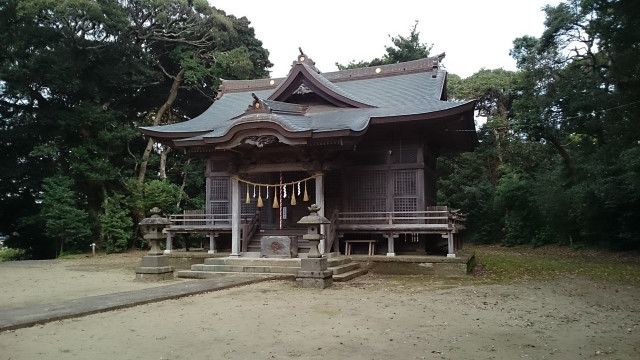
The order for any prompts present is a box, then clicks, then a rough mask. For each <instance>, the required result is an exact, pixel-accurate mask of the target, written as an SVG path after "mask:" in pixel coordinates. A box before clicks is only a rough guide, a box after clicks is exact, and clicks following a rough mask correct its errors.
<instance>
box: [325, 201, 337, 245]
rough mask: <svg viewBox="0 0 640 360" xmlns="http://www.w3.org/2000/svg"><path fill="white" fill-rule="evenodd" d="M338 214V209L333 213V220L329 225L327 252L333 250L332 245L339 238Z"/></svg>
mask: <svg viewBox="0 0 640 360" xmlns="http://www.w3.org/2000/svg"><path fill="white" fill-rule="evenodd" d="M338 214H339V212H338V210H336V211H334V212H333V214H332V215H331V220H330V221H331V222H330V223H329V225H328V226H327V239H326V246H325V252H331V247H332V246H333V244H334V242H335V241H336V239H337V238H338V219H339V217H338Z"/></svg>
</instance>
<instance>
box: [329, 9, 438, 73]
mask: <svg viewBox="0 0 640 360" xmlns="http://www.w3.org/2000/svg"><path fill="white" fill-rule="evenodd" d="M389 37H391V43H392V44H393V45H392V46H387V47H386V48H385V51H386V54H384V55H383V56H382V58H375V59H373V60H371V61H364V60H360V61H358V62H355V60H354V61H351V62H350V63H349V64H347V65H342V64H339V63H336V66H337V67H338V69H340V70H347V69H356V68H362V67H367V66H378V65H387V64H395V63H397V62H405V61H411V60H417V59H422V58H426V57H429V53H430V52H431V48H432V47H433V44H431V45H428V44H425V43H421V42H420V32H419V31H418V21H417V20H416V22H415V24H414V25H413V27H412V28H411V33H410V34H409V36H408V37H404V36H402V35H398V36H397V37H392V36H389ZM441 56H442V57H444V54H443V55H441Z"/></svg>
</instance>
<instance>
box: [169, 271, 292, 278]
mask: <svg viewBox="0 0 640 360" xmlns="http://www.w3.org/2000/svg"><path fill="white" fill-rule="evenodd" d="M237 274H238V273H235V272H224V271H220V272H218V271H193V270H181V271H178V272H177V276H178V278H181V279H210V278H215V277H221V276H234V275H237ZM242 274H243V275H253V276H255V277H257V278H265V277H266V278H274V279H279V280H280V279H281V280H295V277H296V276H295V274H278V273H242Z"/></svg>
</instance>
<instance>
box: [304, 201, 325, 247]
mask: <svg viewBox="0 0 640 360" xmlns="http://www.w3.org/2000/svg"><path fill="white" fill-rule="evenodd" d="M308 209H309V215H307V216H305V217H303V218H302V219H300V221H298V224H300V225H306V226H307V233H306V234H305V235H302V238H303V239H304V240H307V241H308V242H309V243H310V244H311V248H310V249H309V255H307V258H321V257H322V254H320V252H319V251H318V245H319V244H320V240H322V238H323V237H324V235H322V234H321V233H320V226H322V225H323V224H328V223H330V221H329V219H327V218H326V217H324V216H322V215H318V211H320V207H319V206H318V205H316V204H313V205H311V206H310V207H309V208H308Z"/></svg>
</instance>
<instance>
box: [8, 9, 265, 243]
mask: <svg viewBox="0 0 640 360" xmlns="http://www.w3.org/2000/svg"><path fill="white" fill-rule="evenodd" d="M188 3H190V1H189V2H188V1H169V0H135V1H125V0H61V1H54V0H22V1H17V0H7V1H3V2H2V3H0V40H1V43H0V131H1V132H2V141H1V142H0V152H1V153H2V155H1V156H2V161H1V162H0V174H1V175H0V176H1V177H2V181H0V199H2V203H3V205H5V204H11V205H12V207H13V208H16V209H19V211H11V212H10V211H7V209H8V208H7V207H5V206H3V207H2V210H0V212H1V213H2V214H3V215H6V216H3V217H2V221H1V222H0V231H2V232H3V233H7V234H11V237H12V239H10V241H14V240H15V241H16V243H14V244H13V245H14V246H15V245H18V246H23V247H28V246H33V247H34V249H33V250H34V251H37V249H35V247H38V246H40V244H39V242H38V240H37V239H38V238H39V237H40V235H41V234H39V231H40V229H38V228H36V227H31V226H25V224H27V223H29V221H28V220H29V219H31V220H34V219H35V218H34V217H35V216H36V215H37V214H38V213H39V207H38V206H37V203H36V201H37V200H38V198H39V197H40V194H41V192H42V187H43V179H45V178H48V177H53V176H54V175H56V174H62V175H64V176H66V177H68V178H71V179H73V180H74V181H73V189H72V190H73V191H74V192H76V193H78V194H82V198H83V199H84V201H83V202H81V203H78V209H80V210H83V211H86V212H87V213H88V214H89V215H90V222H91V223H92V224H99V223H100V222H99V221H98V220H99V216H100V214H101V213H102V212H103V208H102V205H103V203H104V200H105V199H106V198H107V194H126V192H127V191H128V190H127V187H126V186H125V184H126V183H127V179H129V178H140V175H141V174H140V172H141V165H142V164H143V163H144V162H145V161H150V162H151V163H150V165H148V166H156V165H157V164H158V163H157V162H158V161H159V158H160V157H161V156H164V157H165V158H164V164H165V165H164V166H165V168H166V169H169V170H168V171H164V174H165V175H164V176H166V179H167V181H169V182H172V181H174V182H177V183H182V180H183V176H182V174H181V172H182V169H183V168H184V163H185V162H187V157H186V156H184V155H182V154H178V153H172V155H173V156H171V157H166V155H167V152H164V151H162V148H161V147H160V146H156V148H155V149H156V151H155V152H154V151H153V150H152V151H151V153H150V155H149V156H148V158H146V159H144V160H143V159H142V158H144V149H145V144H146V141H145V139H143V138H142V137H141V136H140V134H139V132H138V130H137V128H138V127H139V126H143V125H150V124H153V121H154V120H155V119H157V120H158V123H171V122H177V121H182V120H184V119H188V118H190V117H192V116H195V115H198V114H200V113H201V112H202V111H204V109H206V108H207V107H208V106H209V105H211V103H212V101H213V99H214V97H215V93H216V90H217V88H218V85H219V82H220V80H219V79H220V77H224V78H228V79H233V78H245V77H261V76H266V75H267V74H268V72H267V68H268V67H269V66H271V64H270V63H269V61H268V52H267V51H266V49H264V48H262V43H261V42H260V41H259V40H257V39H255V36H254V32H253V29H251V28H250V27H249V25H250V22H249V21H248V20H247V19H246V18H240V19H238V18H235V17H233V16H228V15H226V14H225V13H224V12H222V11H219V10H217V9H215V8H213V7H211V6H210V5H209V4H208V3H207V2H206V1H203V0H201V1H193V4H192V6H189V4H188ZM195 163H196V164H198V165H200V166H202V162H195ZM174 169H179V170H174ZM172 170H173V173H171V171H172ZM201 171H202V170H201ZM154 173H155V172H154ZM142 178H143V179H144V181H143V182H144V183H146V182H147V181H148V180H147V178H150V179H149V180H154V179H155V178H156V176H155V175H154V176H148V175H147V174H146V171H145V175H144V176H142ZM142 185H143V186H144V184H142ZM200 191H203V189H200ZM196 197H197V195H194V198H196ZM176 203H177V199H176V200H174V205H175V204H176ZM131 210H133V209H131ZM134 214H135V215H134V216H136V217H138V216H140V217H141V216H143V213H141V214H137V213H134ZM136 220H138V219H136Z"/></svg>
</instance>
